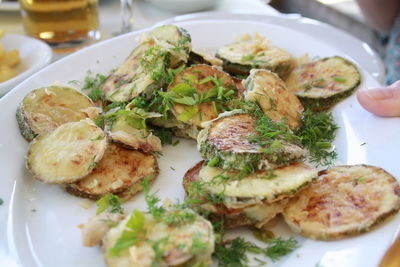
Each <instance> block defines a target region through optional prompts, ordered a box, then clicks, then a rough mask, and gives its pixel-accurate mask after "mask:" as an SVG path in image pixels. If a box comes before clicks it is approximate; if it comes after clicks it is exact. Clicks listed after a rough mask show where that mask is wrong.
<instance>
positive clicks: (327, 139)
mask: <svg viewBox="0 0 400 267" xmlns="http://www.w3.org/2000/svg"><path fill="white" fill-rule="evenodd" d="M302 124H303V126H302V127H300V128H299V130H298V131H297V132H296V134H297V136H298V137H299V138H300V142H301V143H302V144H303V146H304V147H305V148H307V149H308V151H309V153H310V161H311V162H314V163H316V164H317V165H331V164H333V163H334V161H335V160H336V157H337V153H336V151H335V150H332V142H333V140H334V139H335V137H336V132H337V129H338V126H337V125H336V124H335V123H334V121H333V117H332V114H330V113H325V112H313V111H311V110H306V111H305V112H304V114H303V119H302Z"/></svg>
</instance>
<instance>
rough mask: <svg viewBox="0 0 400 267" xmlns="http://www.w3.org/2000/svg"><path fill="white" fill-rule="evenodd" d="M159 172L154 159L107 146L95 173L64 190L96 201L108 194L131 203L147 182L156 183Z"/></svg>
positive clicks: (110, 145)
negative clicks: (132, 198) (131, 199)
mask: <svg viewBox="0 0 400 267" xmlns="http://www.w3.org/2000/svg"><path fill="white" fill-rule="evenodd" d="M158 172H159V170H158V165H157V160H156V158H155V157H154V156H153V155H151V154H146V153H143V152H140V151H136V150H131V149H126V148H123V147H121V146H118V145H115V144H108V147H107V150H106V152H105V154H104V156H103V158H102V159H101V161H100V162H99V163H98V164H97V165H96V167H95V168H94V169H93V171H92V172H91V173H90V174H89V175H87V176H86V177H84V178H83V179H81V180H79V181H77V182H75V183H70V184H66V185H65V188H66V191H67V192H69V193H71V194H74V195H76V196H79V197H85V198H89V199H94V200H96V199H99V198H101V197H102V196H103V195H104V194H106V193H108V192H110V193H113V194H115V195H118V196H119V197H121V198H124V199H129V198H131V197H133V196H134V195H135V194H136V193H138V192H140V191H142V185H141V182H142V181H143V179H144V178H148V179H149V180H150V181H153V180H154V179H155V178H156V176H157V175H158Z"/></svg>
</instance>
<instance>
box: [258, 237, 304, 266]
mask: <svg viewBox="0 0 400 267" xmlns="http://www.w3.org/2000/svg"><path fill="white" fill-rule="evenodd" d="M298 247H299V245H298V242H297V240H296V239H294V238H293V237H291V238H289V239H287V240H285V239H283V238H281V237H278V238H275V239H273V240H272V241H270V242H269V245H268V247H267V248H266V249H265V255H266V256H267V257H269V258H270V259H271V260H272V261H277V260H279V259H280V258H281V257H283V256H285V255H287V254H288V253H290V252H292V251H293V250H295V249H296V248H298Z"/></svg>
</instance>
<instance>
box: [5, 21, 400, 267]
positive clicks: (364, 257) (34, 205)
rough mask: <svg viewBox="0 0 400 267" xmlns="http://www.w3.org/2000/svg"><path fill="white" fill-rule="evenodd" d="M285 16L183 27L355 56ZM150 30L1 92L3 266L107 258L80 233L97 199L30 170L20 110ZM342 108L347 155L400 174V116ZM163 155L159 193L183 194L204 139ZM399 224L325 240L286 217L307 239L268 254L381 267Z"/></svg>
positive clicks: (286, 262)
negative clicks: (31, 97) (285, 251)
mask: <svg viewBox="0 0 400 267" xmlns="http://www.w3.org/2000/svg"><path fill="white" fill-rule="evenodd" d="M281 22H282V20H281V19H278V20H277V21H276V22H274V21H273V20H271V21H269V22H268V23H265V22H257V21H239V20H225V21H189V22H182V23H179V25H180V26H182V27H184V28H186V29H187V30H188V31H189V32H190V34H191V35H192V39H193V44H194V46H195V47H196V48H204V49H207V50H215V49H216V48H218V47H220V46H222V45H223V44H226V43H229V42H231V41H232V39H233V37H234V36H235V35H236V34H241V33H252V32H255V31H256V32H259V33H260V34H262V35H265V36H267V37H268V38H270V39H271V40H273V43H274V44H276V45H278V46H280V47H282V48H284V49H287V50H288V51H290V52H291V53H292V54H293V55H294V56H300V55H302V54H304V53H305V52H308V53H309V54H310V55H311V56H317V55H318V56H331V55H339V56H343V57H346V58H349V59H353V60H354V57H353V55H352V54H351V53H348V51H351V50H342V49H340V48H337V47H334V46H332V45H330V44H329V43H326V42H325V41H324V40H323V39H320V38H319V36H313V35H312V34H308V33H307V31H302V30H301V29H295V30H294V29H291V28H288V27H286V26H285V25H282V23H281ZM142 32H143V31H139V32H133V33H130V34H127V35H123V36H119V37H117V38H114V39H112V40H108V41H104V42H102V43H99V44H97V45H93V46H91V47H88V48H86V49H83V50H81V51H79V52H77V53H74V54H72V55H70V56H69V57H66V58H64V59H62V60H60V61H58V62H56V63H54V64H52V65H50V66H48V67H46V68H45V69H43V70H41V71H40V72H38V73H37V74H35V75H34V76H32V77H31V78H30V79H28V80H26V81H25V82H23V83H21V84H20V85H19V86H18V87H17V88H16V89H15V90H13V91H11V92H10V93H9V94H7V95H6V96H5V97H4V98H2V99H0V114H2V116H0V125H2V126H3V130H2V138H1V139H0V169H1V170H2V173H1V182H0V183H1V186H0V197H1V198H2V199H3V200H4V204H3V206H0V237H1V238H0V252H2V254H3V259H4V260H8V263H7V264H1V262H0V266H10V262H11V261H14V262H18V263H19V264H21V265H22V266H29V267H31V266H32V267H34V266H57V267H64V266H65V267H70V266H82V267H83V266H85V267H94V266H104V264H103V260H102V257H101V252H100V251H101V250H100V248H84V247H82V246H81V239H80V238H81V235H80V234H81V233H80V230H79V229H78V228H77V227H76V226H77V225H78V224H81V223H84V222H86V221H87V219H88V218H89V217H91V216H92V215H94V214H95V207H94V206H91V207H90V208H89V209H85V208H83V207H82V206H81V205H80V204H81V203H85V202H86V200H82V199H79V198H77V197H74V196H71V195H68V194H67V193H65V192H64V191H63V190H62V189H61V188H60V187H58V186H52V185H46V184H44V183H41V182H38V181H36V180H35V179H33V178H32V176H31V175H30V174H29V173H28V172H27V171H26V170H25V167H24V156H25V153H26V150H27V146H28V144H27V143H26V141H25V140H24V139H23V138H22V137H21V136H20V134H19V131H18V126H17V122H16V120H15V110H16V107H17V105H18V103H19V102H20V101H21V100H22V99H23V97H24V96H25V95H26V94H27V93H28V92H29V91H31V90H32V89H35V88H38V87H42V86H47V85H49V84H52V83H53V82H55V81H60V82H63V83H67V82H68V81H71V80H78V81H82V80H83V79H84V77H85V75H86V72H87V71H88V70H91V71H92V72H93V73H107V72H108V71H109V70H110V69H113V68H115V67H116V66H118V64H120V63H121V62H123V60H124V59H125V57H126V56H127V55H128V53H129V52H130V50H131V49H132V48H133V47H134V46H135V44H137V42H138V36H139V35H140V34H141V33H142ZM294 40H295V41H294ZM104 51H107V52H106V53H105V52H104ZM361 72H362V85H361V86H377V85H378V83H377V82H376V80H375V79H373V78H372V77H371V75H369V73H368V72H366V71H365V70H361ZM333 114H334V118H335V120H336V122H337V123H338V124H339V126H340V131H339V134H338V137H337V140H336V141H335V145H336V147H337V151H338V153H339V160H338V163H341V164H355V163H367V164H372V165H376V166H380V167H382V168H384V169H386V170H387V171H389V172H391V173H392V174H393V175H395V176H396V177H400V168H398V163H397V158H398V148H399V147H400V139H399V138H398V136H399V133H400V119H398V118H395V119H382V118H378V117H375V116H373V115H371V114H369V113H368V112H366V111H365V110H363V109H362V108H361V107H360V106H359V105H358V103H357V102H356V99H355V97H354V96H352V97H349V98H347V99H346V100H345V101H343V102H342V103H340V104H339V105H337V106H336V107H335V109H334V111H333ZM363 143H366V144H365V145H362V144H363ZM163 154H164V156H163V157H161V158H160V160H159V165H160V169H161V173H160V175H159V177H158V179H157V180H156V181H155V183H154V184H153V185H152V191H155V190H159V196H160V197H161V198H162V199H164V198H167V197H168V198H170V199H182V197H183V195H184V193H183V189H182V186H181V184H182V177H183V174H184V173H185V172H186V170H187V169H188V168H190V167H192V166H193V165H194V164H195V163H196V162H197V161H198V160H199V159H200V156H199V153H198V152H197V151H196V144H195V142H194V141H190V140H182V141H181V143H180V144H179V145H178V146H176V147H172V146H167V147H165V148H164V149H163ZM170 167H173V168H174V169H175V170H173V169H172V168H170ZM127 208H128V210H131V209H133V208H142V209H143V208H144V203H143V196H142V195H141V194H140V195H139V196H137V197H135V198H134V199H133V200H131V201H129V202H128V203H127ZM399 223H400V216H398V215H397V216H395V217H394V218H393V219H392V220H390V221H388V222H386V223H384V224H383V225H381V226H380V227H378V228H377V229H375V230H373V231H371V232H369V233H366V234H363V235H361V236H358V237H354V238H349V239H345V240H341V241H335V242H321V241H313V240H310V239H305V238H302V237H300V236H297V235H296V234H294V233H292V232H290V230H289V229H288V228H287V226H285V224H284V223H283V222H280V223H278V225H277V226H276V227H274V228H273V231H274V232H275V233H276V234H277V235H281V236H284V237H288V236H294V237H295V238H296V239H297V240H298V241H299V243H300V245H301V247H300V248H299V249H297V250H296V251H295V252H293V253H291V254H290V255H288V256H286V257H284V258H283V259H281V260H280V261H278V262H276V263H271V262H268V266H315V265H316V264H317V263H320V264H321V265H322V266H325V267H328V266H335V267H336V266H341V267H346V266H349V267H350V266H351V267H357V266H359V267H364V266H376V265H377V263H378V261H379V259H380V258H381V256H382V255H383V253H384V251H385V249H387V247H388V246H389V244H390V242H391V240H392V238H393V235H394V233H395V231H396V229H397V226H398V225H399ZM238 233H240V234H243V235H245V236H247V237H249V238H250V239H251V237H250V234H249V232H247V230H245V229H238V230H236V231H232V232H230V233H229V234H230V235H232V234H238ZM0 255H1V253H0ZM6 257H7V258H6Z"/></svg>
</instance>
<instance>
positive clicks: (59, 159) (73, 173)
mask: <svg viewBox="0 0 400 267" xmlns="http://www.w3.org/2000/svg"><path fill="white" fill-rule="evenodd" d="M106 147H107V140H106V137H105V135H104V132H103V130H102V129H100V128H99V127H97V126H96V125H95V124H94V123H93V121H91V120H90V119H85V120H81V121H79V122H69V123H66V124H63V125H61V126H59V127H58V128H57V129H55V130H54V131H53V132H51V133H50V134H47V135H40V136H38V137H36V138H35V139H34V140H33V141H32V142H31V144H30V146H29V149H28V153H27V156H26V167H27V169H28V170H29V171H30V172H32V174H33V175H34V177H35V178H37V179H39V180H41V181H43V182H46V183H72V182H75V181H77V180H80V179H82V178H83V177H85V176H86V175H88V174H89V173H90V172H91V171H92V170H93V168H94V167H95V166H96V164H97V163H98V162H99V161H100V160H101V158H102V157H103V154H104V152H105V150H106Z"/></svg>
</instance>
